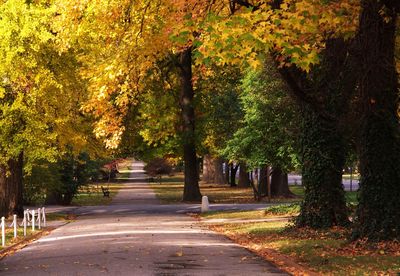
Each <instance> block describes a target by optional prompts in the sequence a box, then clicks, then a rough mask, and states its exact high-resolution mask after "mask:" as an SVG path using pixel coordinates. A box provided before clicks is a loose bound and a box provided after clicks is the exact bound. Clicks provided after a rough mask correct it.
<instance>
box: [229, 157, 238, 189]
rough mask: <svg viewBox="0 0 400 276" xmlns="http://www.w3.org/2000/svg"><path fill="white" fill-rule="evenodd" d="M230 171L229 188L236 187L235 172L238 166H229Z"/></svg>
mask: <svg viewBox="0 0 400 276" xmlns="http://www.w3.org/2000/svg"><path fill="white" fill-rule="evenodd" d="M230 167H231V169H230V172H231V174H230V178H231V179H230V186H231V187H236V186H237V185H236V173H237V170H238V168H239V164H236V165H234V164H233V163H232V164H231V166H230Z"/></svg>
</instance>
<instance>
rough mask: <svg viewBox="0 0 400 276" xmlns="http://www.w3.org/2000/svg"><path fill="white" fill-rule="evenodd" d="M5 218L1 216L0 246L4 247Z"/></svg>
mask: <svg viewBox="0 0 400 276" xmlns="http://www.w3.org/2000/svg"><path fill="white" fill-rule="evenodd" d="M5 220H6V219H5V218H4V217H1V246H2V247H4V246H6V229H5V227H6V222H5Z"/></svg>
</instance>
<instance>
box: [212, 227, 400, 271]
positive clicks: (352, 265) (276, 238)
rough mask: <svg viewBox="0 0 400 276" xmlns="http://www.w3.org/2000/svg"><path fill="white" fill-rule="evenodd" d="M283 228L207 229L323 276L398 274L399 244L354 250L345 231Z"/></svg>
mask: <svg viewBox="0 0 400 276" xmlns="http://www.w3.org/2000/svg"><path fill="white" fill-rule="evenodd" d="M286 225H287V223H285V222H282V221H274V222H260V223H240V224H218V225H214V226H211V227H212V229H214V230H217V231H219V232H222V233H224V234H225V235H227V236H229V237H230V238H232V239H233V240H236V241H238V242H240V243H241V244H242V245H245V246H247V247H249V248H251V249H252V250H254V251H256V252H258V253H259V254H261V255H262V254H263V252H264V251H263V250H264V249H273V250H276V251H278V252H279V253H281V254H284V255H286V256H287V258H288V259H291V260H293V261H295V262H297V263H301V264H303V265H305V266H306V267H308V268H310V269H312V270H314V271H317V272H318V273H320V274H323V275H388V274H391V275H395V274H396V273H398V272H399V271H400V255H399V250H398V248H399V247H400V243H399V242H397V243H391V244H389V243H387V244H386V245H385V244H384V243H381V244H379V245H373V244H366V245H364V246H355V245H354V244H352V243H349V242H348V240H347V237H348V234H349V233H348V230H346V229H339V228H337V229H330V230H319V231H317V230H311V229H295V228H286ZM393 244H394V245H393ZM382 248H384V251H382ZM389 248H390V249H389ZM382 252H383V253H382Z"/></svg>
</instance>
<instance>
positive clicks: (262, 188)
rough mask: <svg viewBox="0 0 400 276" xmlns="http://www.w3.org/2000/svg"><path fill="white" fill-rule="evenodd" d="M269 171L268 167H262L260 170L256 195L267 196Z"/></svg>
mask: <svg viewBox="0 0 400 276" xmlns="http://www.w3.org/2000/svg"><path fill="white" fill-rule="evenodd" d="M269 175H270V169H269V167H268V166H263V167H262V168H260V176H259V179H260V180H259V183H258V193H259V194H260V196H267V195H268V186H269V185H270V177H269Z"/></svg>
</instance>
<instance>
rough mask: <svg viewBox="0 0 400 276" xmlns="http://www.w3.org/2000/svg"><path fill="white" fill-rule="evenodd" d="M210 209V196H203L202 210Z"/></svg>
mask: <svg viewBox="0 0 400 276" xmlns="http://www.w3.org/2000/svg"><path fill="white" fill-rule="evenodd" d="M209 210H210V203H209V202H208V197H207V196H203V197H202V198H201V212H202V213H204V212H208V211H209Z"/></svg>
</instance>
